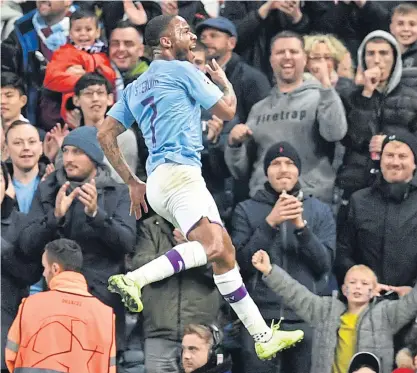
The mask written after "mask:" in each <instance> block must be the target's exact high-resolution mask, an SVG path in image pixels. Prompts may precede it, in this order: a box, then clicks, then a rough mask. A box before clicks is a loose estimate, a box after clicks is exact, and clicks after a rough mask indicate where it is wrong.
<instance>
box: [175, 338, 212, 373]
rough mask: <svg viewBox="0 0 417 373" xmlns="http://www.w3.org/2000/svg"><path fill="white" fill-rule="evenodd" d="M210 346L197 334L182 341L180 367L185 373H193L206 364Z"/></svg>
mask: <svg viewBox="0 0 417 373" xmlns="http://www.w3.org/2000/svg"><path fill="white" fill-rule="evenodd" d="M209 352H210V345H209V344H208V343H207V342H206V341H205V340H204V339H203V338H201V337H200V336H199V335H197V334H186V335H184V338H183V339H182V366H183V369H184V371H185V373H190V372H194V371H195V370H196V369H198V368H200V367H202V366H204V365H206V364H207V362H208V357H209Z"/></svg>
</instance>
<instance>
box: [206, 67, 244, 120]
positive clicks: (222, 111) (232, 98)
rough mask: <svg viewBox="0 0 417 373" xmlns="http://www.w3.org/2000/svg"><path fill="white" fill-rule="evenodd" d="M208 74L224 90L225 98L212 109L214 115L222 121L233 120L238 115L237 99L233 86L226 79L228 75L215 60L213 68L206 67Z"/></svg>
mask: <svg viewBox="0 0 417 373" xmlns="http://www.w3.org/2000/svg"><path fill="white" fill-rule="evenodd" d="M206 68H207V72H208V73H209V74H210V76H211V79H212V80H213V81H214V82H215V83H216V84H217V85H218V86H219V87H220V89H222V91H223V97H222V98H221V99H220V100H219V101H217V103H216V104H215V105H214V106H213V107H212V108H211V109H210V111H211V112H212V114H214V115H216V116H217V117H219V118H220V119H222V120H232V119H233V118H234V116H235V114H236V105H237V99H236V95H235V91H234V89H233V86H232V84H231V83H230V82H229V80H228V79H227V77H226V73H225V72H224V70H223V69H222V68H221V67H220V66H219V64H218V63H217V62H216V60H215V59H213V60H212V66H210V65H208V64H207V65H206Z"/></svg>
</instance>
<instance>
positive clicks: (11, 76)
mask: <svg viewBox="0 0 417 373" xmlns="http://www.w3.org/2000/svg"><path fill="white" fill-rule="evenodd" d="M0 91H1V123H2V125H3V128H4V130H5V131H7V128H9V127H10V125H11V124H12V123H13V122H14V121H15V120H22V121H26V122H27V121H28V120H27V119H26V118H25V117H24V116H23V115H22V110H23V108H24V107H25V105H26V103H27V101H28V98H27V96H26V89H25V85H24V83H23V81H22V79H20V78H19V77H18V76H17V75H16V74H15V73H11V72H2V73H1V88H0Z"/></svg>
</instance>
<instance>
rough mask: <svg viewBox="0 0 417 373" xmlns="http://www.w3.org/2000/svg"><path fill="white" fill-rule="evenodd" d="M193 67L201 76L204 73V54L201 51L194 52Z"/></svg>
mask: <svg viewBox="0 0 417 373" xmlns="http://www.w3.org/2000/svg"><path fill="white" fill-rule="evenodd" d="M193 53H194V65H195V66H196V67H197V69H199V70H200V71H201V72H202V73H203V74H205V73H206V52H204V51H203V50H195V51H194V52H193Z"/></svg>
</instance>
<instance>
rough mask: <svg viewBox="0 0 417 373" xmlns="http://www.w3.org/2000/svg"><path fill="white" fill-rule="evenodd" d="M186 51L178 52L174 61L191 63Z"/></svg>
mask: <svg viewBox="0 0 417 373" xmlns="http://www.w3.org/2000/svg"><path fill="white" fill-rule="evenodd" d="M188 52H189V51H188V50H187V51H186V50H179V51H177V53H176V55H175V59H176V60H178V61H188V62H193V61H190V59H189V57H188Z"/></svg>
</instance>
